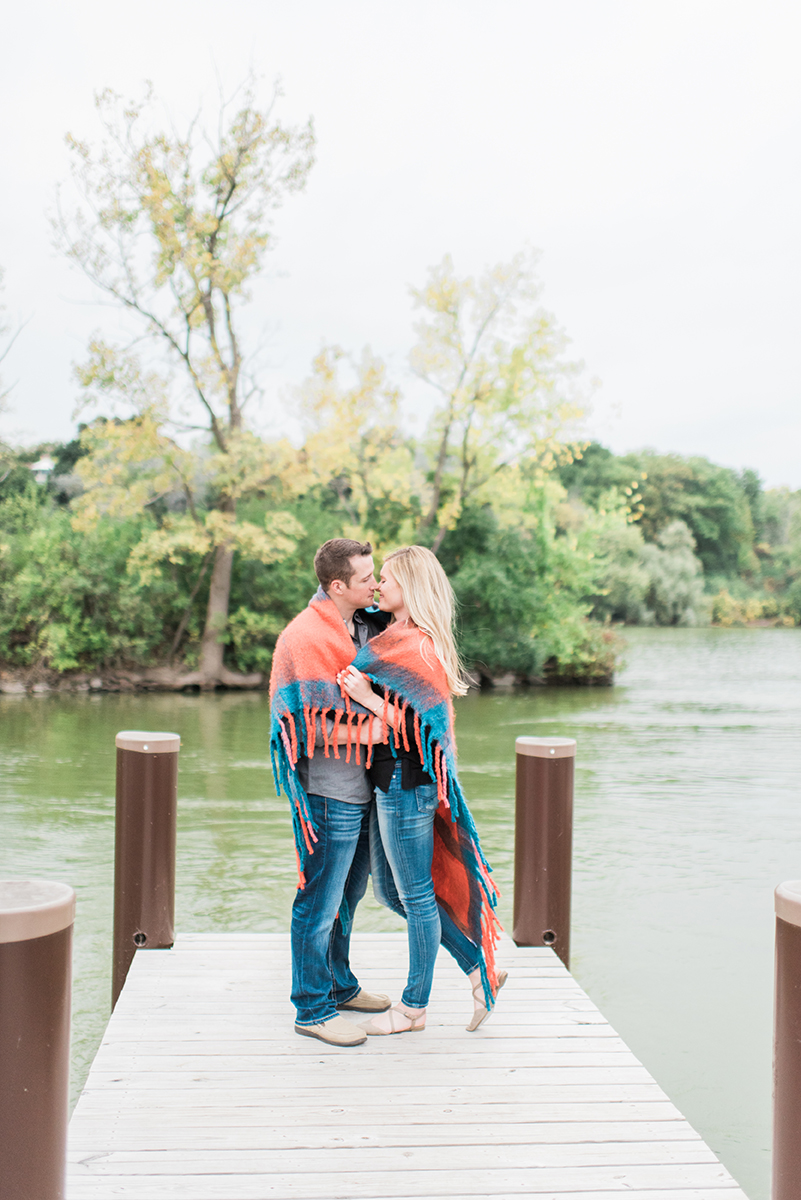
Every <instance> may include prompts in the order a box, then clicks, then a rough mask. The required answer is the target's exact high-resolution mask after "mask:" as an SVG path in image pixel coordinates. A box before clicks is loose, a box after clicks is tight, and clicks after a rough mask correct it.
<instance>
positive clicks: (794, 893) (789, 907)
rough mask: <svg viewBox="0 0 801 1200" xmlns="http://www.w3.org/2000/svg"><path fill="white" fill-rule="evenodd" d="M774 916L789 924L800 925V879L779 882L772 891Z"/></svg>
mask: <svg viewBox="0 0 801 1200" xmlns="http://www.w3.org/2000/svg"><path fill="white" fill-rule="evenodd" d="M774 901H775V905H776V916H777V917H781V919H782V921H787V922H788V924H790V925H801V879H792V880H790V882H789V883H780V884H779V886H778V887H777V888H776V891H775V892H774Z"/></svg>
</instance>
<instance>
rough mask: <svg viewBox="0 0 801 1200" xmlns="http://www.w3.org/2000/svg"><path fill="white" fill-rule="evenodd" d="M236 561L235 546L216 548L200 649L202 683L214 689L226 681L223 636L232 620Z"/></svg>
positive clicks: (205, 686) (202, 685) (207, 687)
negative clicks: (232, 586) (230, 619)
mask: <svg viewBox="0 0 801 1200" xmlns="http://www.w3.org/2000/svg"><path fill="white" fill-rule="evenodd" d="M233 563H234V552H233V549H229V548H228V547H226V546H218V547H217V549H216V550H215V552H214V568H213V570H212V572H211V584H210V586H209V603H208V608H207V609H206V627H205V629H204V630H203V642H202V645H201V650H200V679H201V683H200V686H201V687H202V688H203V689H204V690H205V689H209V690H211V689H213V688H214V686H215V685H216V684H218V683H221V682H222V676H223V638H224V637H225V626H226V624H227V622H228V600H229V598H230V595H231V568H232V567H233Z"/></svg>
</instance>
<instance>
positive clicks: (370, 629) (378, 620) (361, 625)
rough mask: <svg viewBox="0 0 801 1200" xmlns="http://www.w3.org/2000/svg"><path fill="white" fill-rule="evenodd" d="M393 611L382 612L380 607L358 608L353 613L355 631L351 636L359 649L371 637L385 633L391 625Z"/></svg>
mask: <svg viewBox="0 0 801 1200" xmlns="http://www.w3.org/2000/svg"><path fill="white" fill-rule="evenodd" d="M391 617H392V613H388V612H382V611H381V609H380V608H376V607H373V608H357V609H356V612H355V613H354V614H353V628H354V630H355V633H353V634H352V635H351V636H352V638H353V644H354V646H355V647H356V649H357V650H361V648H362V646H365V645H366V644H367V642H368V641H369V640H370V638H374V637H376V636H377V635H378V634H379V633H383V632H384V630H385V629H386V627H387V625H389V622H390V618H391Z"/></svg>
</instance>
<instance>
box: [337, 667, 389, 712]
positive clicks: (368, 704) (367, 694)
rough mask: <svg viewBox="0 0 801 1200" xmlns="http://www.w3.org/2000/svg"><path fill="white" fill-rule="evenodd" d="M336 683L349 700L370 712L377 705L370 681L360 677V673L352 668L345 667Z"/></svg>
mask: <svg viewBox="0 0 801 1200" xmlns="http://www.w3.org/2000/svg"><path fill="white" fill-rule="evenodd" d="M337 683H338V684H339V686H340V687H341V688H342V691H343V692H346V693H347V695H348V696H350V698H351V700H355V701H356V703H357V704H361V705H362V707H363V708H367V709H369V710H370V711H371V712H374V711H375V707H376V704H377V703H379V699H378V696H376V694H375V692H374V691H373V689H372V687H371V686H370V680H369V679H368V678H367V676H366V675H362V673H361V671H357V670H356V668H355V667H354V666H350V667H346V668H345V670H344V671H340V672H339V674H338V675H337Z"/></svg>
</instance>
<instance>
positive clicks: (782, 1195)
mask: <svg viewBox="0 0 801 1200" xmlns="http://www.w3.org/2000/svg"><path fill="white" fill-rule="evenodd" d="M775 905H776V994H775V1008H774V1022H773V1187H772V1197H773V1200H798V1197H799V1195H801V1137H799V1124H800V1123H801V880H795V881H794V882H791V883H780V884H779V886H778V887H777V888H776V892H775Z"/></svg>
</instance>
